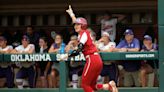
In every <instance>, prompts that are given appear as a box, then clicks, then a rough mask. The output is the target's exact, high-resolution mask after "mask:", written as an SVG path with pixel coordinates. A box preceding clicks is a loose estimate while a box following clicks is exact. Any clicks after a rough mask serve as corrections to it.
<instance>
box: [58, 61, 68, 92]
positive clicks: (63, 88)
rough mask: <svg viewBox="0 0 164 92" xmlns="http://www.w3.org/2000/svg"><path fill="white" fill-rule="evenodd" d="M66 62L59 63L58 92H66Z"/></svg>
mask: <svg viewBox="0 0 164 92" xmlns="http://www.w3.org/2000/svg"><path fill="white" fill-rule="evenodd" d="M66 68H67V67H66V62H65V61H60V70H59V73H60V75H59V76H60V87H59V92H67V69H66Z"/></svg>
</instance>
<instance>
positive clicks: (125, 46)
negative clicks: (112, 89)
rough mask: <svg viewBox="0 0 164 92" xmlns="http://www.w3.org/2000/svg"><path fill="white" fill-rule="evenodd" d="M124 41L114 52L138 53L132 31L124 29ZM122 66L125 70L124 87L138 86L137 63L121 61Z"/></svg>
mask: <svg viewBox="0 0 164 92" xmlns="http://www.w3.org/2000/svg"><path fill="white" fill-rule="evenodd" d="M124 35H125V39H124V40H122V41H121V42H120V43H119V44H118V45H117V47H116V48H115V49H114V51H117V52H138V51H139V50H140V43H139V40H138V39H136V38H134V33H133V31H132V29H126V31H125V32H124ZM122 65H123V67H124V69H125V73H124V86H126V87H127V86H128V87H129V86H137V87H139V86H140V83H139V69H140V62H139V61H136V60H135V61H123V62H122Z"/></svg>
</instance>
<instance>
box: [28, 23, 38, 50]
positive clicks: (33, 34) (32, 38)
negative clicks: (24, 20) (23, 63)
mask: <svg viewBox="0 0 164 92" xmlns="http://www.w3.org/2000/svg"><path fill="white" fill-rule="evenodd" d="M25 35H27V36H28V37H29V39H30V43H31V44H34V45H35V50H37V49H38V48H39V45H38V43H39V38H40V34H39V33H37V32H36V31H34V27H33V26H27V28H26V33H25Z"/></svg>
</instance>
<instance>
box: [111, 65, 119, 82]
mask: <svg viewBox="0 0 164 92" xmlns="http://www.w3.org/2000/svg"><path fill="white" fill-rule="evenodd" d="M112 80H113V81H114V82H115V83H116V84H117V80H118V67H117V65H116V64H115V63H112V64H111V65H110V66H109V81H112Z"/></svg>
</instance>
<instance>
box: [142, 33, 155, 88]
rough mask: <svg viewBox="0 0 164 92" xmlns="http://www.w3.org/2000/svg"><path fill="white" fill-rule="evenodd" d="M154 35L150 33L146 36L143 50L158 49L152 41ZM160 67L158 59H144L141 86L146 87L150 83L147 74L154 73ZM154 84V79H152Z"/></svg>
mask: <svg viewBox="0 0 164 92" xmlns="http://www.w3.org/2000/svg"><path fill="white" fill-rule="evenodd" d="M152 40H153V39H152V37H151V36H149V35H145V36H144V40H143V46H142V50H141V51H157V49H158V47H157V45H156V44H154V43H152ZM157 67H158V61H153V60H144V61H143V62H142V66H141V86H142V87H146V86H147V83H148V78H147V75H148V74H150V73H153V72H154V70H155V69H156V68H157ZM152 82H153V84H154V81H152Z"/></svg>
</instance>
